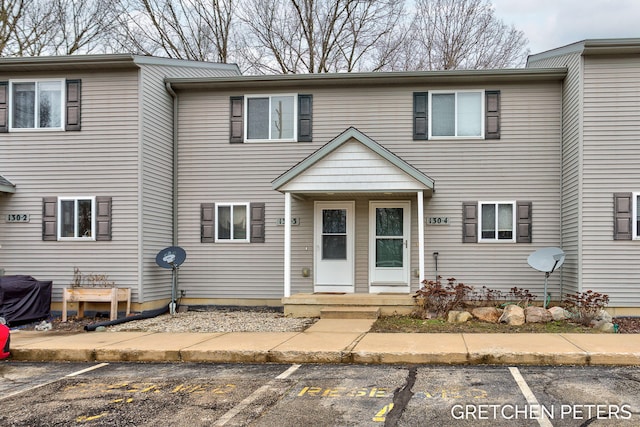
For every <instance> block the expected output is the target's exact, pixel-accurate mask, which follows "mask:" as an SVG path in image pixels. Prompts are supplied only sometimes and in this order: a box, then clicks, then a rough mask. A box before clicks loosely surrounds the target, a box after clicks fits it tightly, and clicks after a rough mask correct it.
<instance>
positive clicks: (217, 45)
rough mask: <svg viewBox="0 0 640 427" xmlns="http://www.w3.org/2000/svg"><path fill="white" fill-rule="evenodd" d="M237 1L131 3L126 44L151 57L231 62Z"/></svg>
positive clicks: (126, 13)
mask: <svg viewBox="0 0 640 427" xmlns="http://www.w3.org/2000/svg"><path fill="white" fill-rule="evenodd" d="M235 4H236V0H130V1H129V2H128V4H127V5H126V8H125V9H124V10H123V13H122V15H121V20H120V24H121V31H122V32H123V33H124V43H123V44H125V46H128V47H129V48H130V49H131V48H132V47H133V50H135V51H136V52H139V53H143V54H147V55H162V56H168V57H170V58H181V59H192V60H197V61H210V60H213V61H218V62H228V60H229V49H230V35H231V30H232V17H233V11H234V8H235Z"/></svg>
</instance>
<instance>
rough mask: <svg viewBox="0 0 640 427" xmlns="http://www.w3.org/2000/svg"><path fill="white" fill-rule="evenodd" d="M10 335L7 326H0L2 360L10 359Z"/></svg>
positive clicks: (0, 356) (0, 354) (0, 353)
mask: <svg viewBox="0 0 640 427" xmlns="http://www.w3.org/2000/svg"><path fill="white" fill-rule="evenodd" d="M9 335H10V333H9V328H8V327H7V325H0V359H6V358H7V357H9V338H10V336H9Z"/></svg>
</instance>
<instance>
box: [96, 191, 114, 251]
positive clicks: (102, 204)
mask: <svg viewBox="0 0 640 427" xmlns="http://www.w3.org/2000/svg"><path fill="white" fill-rule="evenodd" d="M96 240H102V241H106V240H111V197H108V196H99V197H96Z"/></svg>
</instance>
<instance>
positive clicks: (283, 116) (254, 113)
mask: <svg viewBox="0 0 640 427" xmlns="http://www.w3.org/2000/svg"><path fill="white" fill-rule="evenodd" d="M297 99H298V97H297V95H296V94H282V95H247V96H246V97H245V103H246V105H245V111H246V112H247V114H246V119H245V124H244V125H245V135H246V140H247V141H256V142H260V141H295V140H296V135H297V129H296V127H297V114H298V111H297V109H298V108H297Z"/></svg>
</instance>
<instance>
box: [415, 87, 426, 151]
mask: <svg viewBox="0 0 640 427" xmlns="http://www.w3.org/2000/svg"><path fill="white" fill-rule="evenodd" d="M428 95H429V93H428V92H414V93H413V139H414V140H422V139H428V135H429V133H428V132H427V124H428V122H429V121H428V120H427V115H428V110H427V103H428V99H429V97H428Z"/></svg>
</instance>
